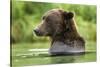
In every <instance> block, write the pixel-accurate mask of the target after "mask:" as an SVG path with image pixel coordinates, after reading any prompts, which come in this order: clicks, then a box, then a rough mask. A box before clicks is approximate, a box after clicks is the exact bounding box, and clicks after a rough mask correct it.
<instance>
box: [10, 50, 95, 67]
mask: <svg viewBox="0 0 100 67" xmlns="http://www.w3.org/2000/svg"><path fill="white" fill-rule="evenodd" d="M95 61H96V52H86V53H85V54H77V55H62V56H50V55H49V54H48V53H47V52H42V53H39V52H31V51H30V52H29V53H27V54H18V55H16V56H13V57H12V66H13V67H16V66H31V65H44V64H45V65H47V64H61V63H66V64H67V63H82V62H95Z"/></svg>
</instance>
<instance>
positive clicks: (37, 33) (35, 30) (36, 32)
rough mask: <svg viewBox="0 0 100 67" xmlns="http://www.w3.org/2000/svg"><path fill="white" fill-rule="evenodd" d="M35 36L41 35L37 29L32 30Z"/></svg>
mask: <svg viewBox="0 0 100 67" xmlns="http://www.w3.org/2000/svg"><path fill="white" fill-rule="evenodd" d="M33 31H34V32H35V34H36V35H37V36H42V33H41V32H40V31H39V30H38V29H34V30H33Z"/></svg>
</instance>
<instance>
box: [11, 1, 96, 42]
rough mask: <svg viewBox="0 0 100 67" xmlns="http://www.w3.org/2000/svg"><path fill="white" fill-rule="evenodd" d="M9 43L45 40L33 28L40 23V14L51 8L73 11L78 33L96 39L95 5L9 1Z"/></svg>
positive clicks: (86, 37)
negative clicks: (34, 32) (36, 34)
mask: <svg viewBox="0 0 100 67" xmlns="http://www.w3.org/2000/svg"><path fill="white" fill-rule="evenodd" d="M10 4H11V6H10V7H11V8H12V9H11V18H10V19H11V43H19V42H36V41H39V42H40V41H47V40H48V38H45V37H41V38H38V37H36V36H35V35H34V34H33V29H34V28H35V27H36V26H37V25H38V24H39V23H40V21H41V16H42V15H43V14H44V13H45V12H46V11H48V10H50V9H53V8H58V9H64V10H65V11H73V12H75V20H76V24H77V26H78V31H79V33H80V34H81V35H82V36H83V37H84V38H85V39H86V40H92V41H96V6H94V5H76V4H61V3H42V2H31V1H30V2H29V1H14V0H13V1H11V3H10Z"/></svg>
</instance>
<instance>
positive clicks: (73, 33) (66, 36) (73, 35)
mask: <svg viewBox="0 0 100 67" xmlns="http://www.w3.org/2000/svg"><path fill="white" fill-rule="evenodd" d="M67 22H69V27H70V28H69V29H68V31H67V30H66V31H65V32H64V33H62V34H61V35H55V36H53V37H51V40H52V43H53V42H55V41H60V42H64V41H66V40H76V39H77V38H79V37H80V35H79V34H78V32H77V29H76V26H75V23H74V22H75V21H74V20H69V21H67Z"/></svg>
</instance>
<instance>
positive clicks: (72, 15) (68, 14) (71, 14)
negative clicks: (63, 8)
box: [63, 12, 74, 19]
mask: <svg viewBox="0 0 100 67" xmlns="http://www.w3.org/2000/svg"><path fill="white" fill-rule="evenodd" d="M63 16H64V18H65V19H72V18H73V17H74V13H73V12H64V13H63Z"/></svg>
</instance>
